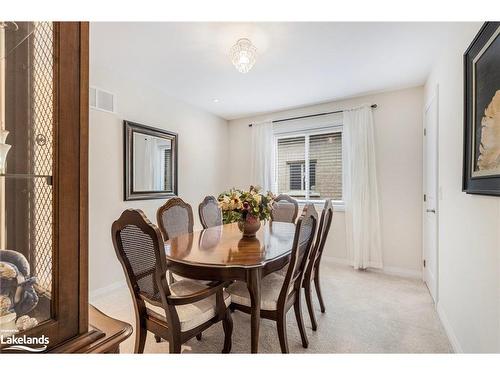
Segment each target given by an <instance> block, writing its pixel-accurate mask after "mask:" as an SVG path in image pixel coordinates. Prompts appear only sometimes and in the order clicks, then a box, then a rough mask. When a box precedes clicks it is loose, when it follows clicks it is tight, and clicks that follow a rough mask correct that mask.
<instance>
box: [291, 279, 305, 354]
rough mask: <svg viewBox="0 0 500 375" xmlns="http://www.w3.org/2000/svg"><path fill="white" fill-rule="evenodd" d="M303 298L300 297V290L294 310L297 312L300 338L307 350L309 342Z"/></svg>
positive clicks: (296, 317)
mask: <svg viewBox="0 0 500 375" xmlns="http://www.w3.org/2000/svg"><path fill="white" fill-rule="evenodd" d="M301 300H302V297H301V295H300V289H299V292H298V293H297V297H296V299H295V303H294V304H293V310H294V311H295V319H297V325H298V326H299V331H300V338H301V339H302V347H304V348H307V347H308V346H309V341H308V340H307V335H306V329H305V327H304V317H303V316H302V303H301Z"/></svg>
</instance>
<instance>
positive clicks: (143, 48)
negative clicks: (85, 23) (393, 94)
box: [90, 22, 462, 119]
mask: <svg viewBox="0 0 500 375" xmlns="http://www.w3.org/2000/svg"><path fill="white" fill-rule="evenodd" d="M461 25H462V24H461V23H335V22H332V23H299V22H294V23H172V22H165V23H129V22H121V23H111V22H106V23H92V25H91V46H90V47H91V64H96V65H97V66H103V67H105V68H108V69H112V70H114V71H116V72H117V73H119V74H121V75H124V76H130V74H131V73H132V74H133V76H134V77H135V78H136V79H140V80H143V81H145V82H146V83H148V84H150V85H154V86H156V87H157V88H159V89H161V90H163V91H164V92H165V93H167V94H168V95H171V96H173V97H176V98H178V99H181V100H183V101H185V102H187V103H190V104H192V105H194V106H197V107H200V108H203V109H205V110H207V111H209V112H212V113H214V114H216V115H219V116H221V117H223V118H225V119H234V118H240V117H245V116H249V115H254V114H258V113H265V112H271V111H277V110H282V109H286V108H292V107H298V106H303V105H309V104H315V103H319V102H325V101H330V100H335V99H340V98H344V97H350V96H356V95H360V94H364V93H369V92H375V91H381V90H390V89H397V88H403V87H410V86H417V85H421V84H423V83H424V82H425V79H426V77H427V75H428V73H429V70H430V67H431V65H432V62H433V60H434V59H435V58H436V55H437V54H439V51H440V50H441V49H443V48H445V47H446V44H447V43H449V42H450V40H452V39H451V38H453V34H454V33H455V32H456V31H457V30H459V28H460V27H461ZM242 37H246V38H249V39H250V40H251V41H252V42H253V44H254V45H255V46H256V47H257V49H258V52H259V55H258V58H257V63H256V64H255V66H254V67H253V69H252V70H251V71H250V72H249V73H247V74H242V73H239V72H238V71H237V70H236V69H235V68H234V67H233V66H232V65H231V62H230V59H229V53H228V51H229V49H230V48H231V46H232V45H233V44H234V43H235V42H236V40H237V39H239V38H242ZM214 99H218V102H217V103H215V102H214Z"/></svg>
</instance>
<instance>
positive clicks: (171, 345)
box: [168, 337, 182, 354]
mask: <svg viewBox="0 0 500 375" xmlns="http://www.w3.org/2000/svg"><path fill="white" fill-rule="evenodd" d="M181 346H182V345H181V341H180V340H179V337H171V338H170V340H169V342H168V351H169V352H170V353H171V354H180V353H181Z"/></svg>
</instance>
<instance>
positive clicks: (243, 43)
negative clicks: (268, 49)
mask: <svg viewBox="0 0 500 375" xmlns="http://www.w3.org/2000/svg"><path fill="white" fill-rule="evenodd" d="M230 53H231V61H232V63H233V65H234V67H235V68H236V69H237V70H238V71H239V72H240V73H248V72H249V71H250V69H252V67H253V66H254V64H255V59H256V57H257V48H255V46H254V45H253V44H252V42H250V40H248V39H247V38H242V39H238V41H237V42H236V44H235V45H234V46H232V47H231V51H230Z"/></svg>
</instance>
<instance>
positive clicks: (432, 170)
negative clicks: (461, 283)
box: [423, 89, 438, 302]
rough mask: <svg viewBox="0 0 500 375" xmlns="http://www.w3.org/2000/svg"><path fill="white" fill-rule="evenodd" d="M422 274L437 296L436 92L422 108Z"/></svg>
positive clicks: (431, 291)
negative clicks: (423, 108)
mask: <svg viewBox="0 0 500 375" xmlns="http://www.w3.org/2000/svg"><path fill="white" fill-rule="evenodd" d="M423 210H424V214H423V230H424V238H423V245H424V249H423V258H424V264H423V275H424V282H425V283H426V284H427V287H428V288H429V292H430V294H431V296H432V298H433V299H434V302H437V299H438V295H437V291H438V93H437V89H436V94H435V95H434V96H433V98H432V99H431V100H430V101H429V103H427V105H426V107H425V110H424V204H423Z"/></svg>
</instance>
